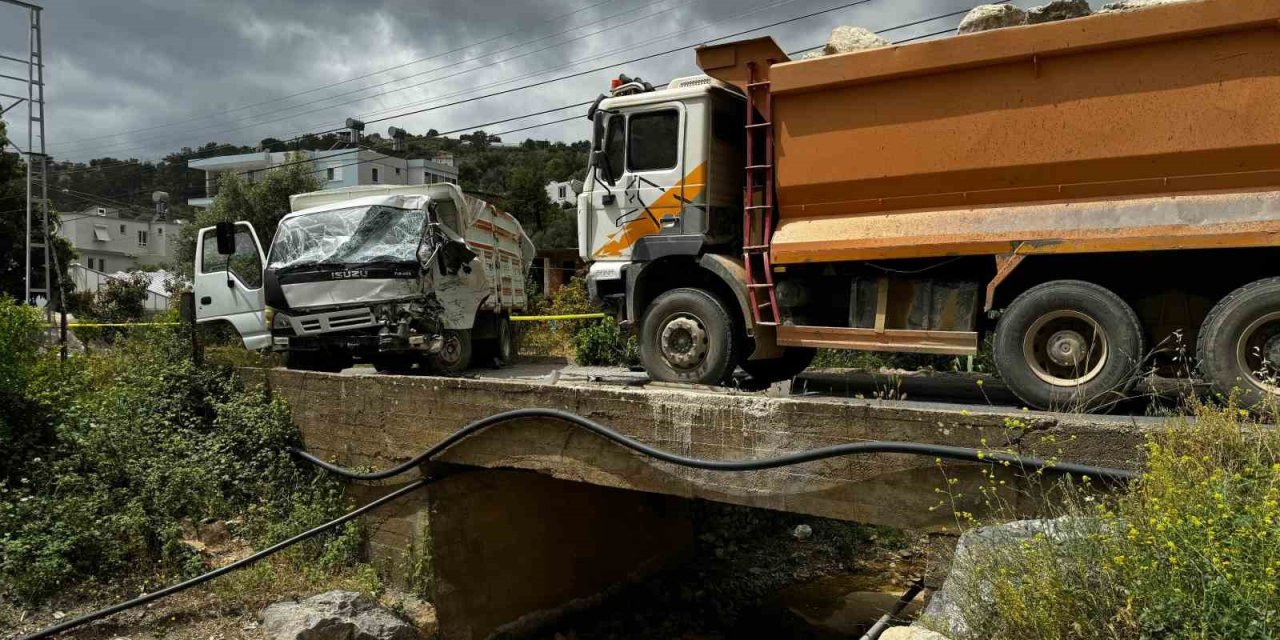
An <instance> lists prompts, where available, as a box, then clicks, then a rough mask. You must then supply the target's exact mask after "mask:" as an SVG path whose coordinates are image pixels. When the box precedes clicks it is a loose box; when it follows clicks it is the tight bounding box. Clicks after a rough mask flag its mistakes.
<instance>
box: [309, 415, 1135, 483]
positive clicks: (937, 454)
mask: <svg viewBox="0 0 1280 640" xmlns="http://www.w3.org/2000/svg"><path fill="white" fill-rule="evenodd" d="M521 418H553V419H556V420H561V421H564V422H568V423H569V424H572V425H574V426H576V427H579V428H582V429H585V430H587V431H590V432H592V433H594V434H596V435H598V436H600V437H602V438H604V439H606V440H610V441H612V442H614V443H617V444H619V445H622V446H623V447H626V448H628V449H631V450H632V451H635V452H637V453H640V454H643V455H645V456H648V457H650V458H654V459H656V460H661V461H663V462H670V463H672V464H676V465H680V466H682V467H691V468H694V469H706V470H709V471H760V470H763V469H775V468H777V467H787V466H791V465H796V464H801V463H805V462H814V461H816V460H825V459H827V458H835V457H839V456H848V455H865V454H871V453H905V454H911V455H921V456H932V457H934V458H943V459H947V460H962V461H967V462H986V463H992V464H999V465H1005V464H1009V465H1018V466H1019V467H1020V468H1022V469H1028V470H1032V471H1037V470H1041V469H1043V470H1044V471H1046V472H1053V473H1060V474H1071V475H1078V476H1089V477H1090V478H1097V479H1099V480H1104V481H1111V482H1116V483H1121V482H1125V481H1128V480H1132V479H1134V478H1136V477H1137V474H1136V473H1134V472H1132V471H1128V470H1125V469H1115V468H1110V467H1095V466H1090V465H1083V464H1076V463H1072V462H1050V461H1046V460H1043V459H1041V458H1032V457H1023V456H1018V455H1014V454H1010V453H1001V452H998V451H982V450H979V449H970V448H968V447H953V446H949V445H941V444H926V443H920V442H892V441H885V440H879V441H869V442H855V443H848V444H838V445H833V446H830V447H822V448H820V449H810V450H808V451H799V452H796V453H789V454H786V455H781V456H777V457H773V458H759V459H755V460H703V459H700V458H690V457H688V456H682V455H679V454H675V453H671V452H669V451H663V450H661V449H656V448H654V447H651V446H649V445H647V444H644V443H643V442H639V441H637V440H633V439H632V438H629V437H627V436H625V435H622V434H621V433H618V432H617V431H614V430H613V429H610V428H609V427H606V426H604V425H602V424H600V423H598V422H595V421H592V420H588V419H587V418H584V417H582V416H579V415H577V414H573V413H569V412H567V411H560V410H559V409H515V410H513V411H505V412H503V413H498V414H494V415H491V416H489V417H487V418H481V419H479V420H476V421H475V422H472V423H471V424H468V425H467V426H465V427H463V428H461V429H459V430H457V431H455V432H453V433H452V434H450V435H449V437H447V438H445V439H444V440H441V441H440V442H439V443H437V444H435V445H433V446H431V447H430V448H428V449H427V450H425V451H423V452H422V453H420V454H418V455H417V456H415V457H413V458H411V459H409V460H408V461H406V462H403V463H401V464H398V465H396V466H394V467H392V468H390V469H385V470H383V471H374V472H371V473H361V472H359V471H353V470H351V469H348V468H345V467H339V466H337V465H334V464H330V463H328V462H325V461H324V460H321V459H320V458H317V457H315V456H313V455H311V454H310V453H307V452H306V451H303V450H301V449H298V448H296V447H294V448H290V449H289V451H290V452H292V453H293V454H294V455H296V456H298V457H299V458H302V459H303V460H306V461H307V462H310V463H311V464H314V465H316V466H318V467H320V468H322V469H324V470H326V471H329V472H331V473H335V474H337V475H340V476H342V477H344V478H348V479H351V480H384V479H386V478H390V477H393V476H397V475H400V474H402V473H405V472H407V471H410V470H412V469H414V468H416V467H417V466H418V465H420V464H422V463H423V462H426V461H427V460H430V459H432V458H434V457H436V456H438V455H440V453H441V452H443V451H444V450H446V449H448V448H449V447H452V446H453V445H455V444H457V443H458V442H459V441H461V440H463V439H466V438H468V437H470V436H472V435H475V434H476V433H478V432H480V431H483V430H484V429H487V428H489V427H492V426H494V425H496V424H498V423H501V422H506V421H509V420H517V419H521Z"/></svg>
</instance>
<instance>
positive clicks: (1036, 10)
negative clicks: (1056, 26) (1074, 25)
mask: <svg viewBox="0 0 1280 640" xmlns="http://www.w3.org/2000/svg"><path fill="white" fill-rule="evenodd" d="M1091 13H1093V9H1090V8H1089V0H1053V2H1050V3H1049V4H1042V5H1040V6H1038V7H1033V8H1031V9H1028V10H1027V22H1028V23H1030V24H1040V23H1042V22H1056V21H1058V20H1070V19H1072V18H1083V17H1085V16H1087V15H1089V14H1091Z"/></svg>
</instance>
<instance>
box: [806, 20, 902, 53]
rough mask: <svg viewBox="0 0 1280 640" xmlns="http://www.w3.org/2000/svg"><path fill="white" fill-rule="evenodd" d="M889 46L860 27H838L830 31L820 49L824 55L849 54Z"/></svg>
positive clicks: (886, 42)
mask: <svg viewBox="0 0 1280 640" xmlns="http://www.w3.org/2000/svg"><path fill="white" fill-rule="evenodd" d="M887 46H889V41H888V40H885V39H884V38H881V37H880V36H878V35H876V34H875V33H873V32H872V31H870V30H867V29H863V28H862V27H852V26H849V25H840V26H838V27H836V28H835V29H833V30H832V31H831V37H830V38H827V44H826V46H824V47H822V53H823V54H824V55H831V54H834V53H849V52H851V51H862V50H864V49H879V48H880V47H887Z"/></svg>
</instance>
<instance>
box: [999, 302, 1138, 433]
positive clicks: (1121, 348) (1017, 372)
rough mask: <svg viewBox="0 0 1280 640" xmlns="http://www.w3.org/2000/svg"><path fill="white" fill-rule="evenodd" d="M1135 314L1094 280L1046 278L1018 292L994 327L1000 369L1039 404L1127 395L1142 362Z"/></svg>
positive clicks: (1078, 405)
mask: <svg viewBox="0 0 1280 640" xmlns="http://www.w3.org/2000/svg"><path fill="white" fill-rule="evenodd" d="M1142 349H1143V334H1142V327H1141V325H1140V324H1138V316H1137V314H1135V313H1134V312H1133V309H1131V308H1130V307H1129V305H1128V304H1126V303H1125V302H1124V300H1121V299H1120V297H1119V296H1117V295H1116V294H1114V293H1112V292H1111V291H1109V290H1107V289H1105V288H1103V287H1100V286H1098V285H1096V284H1092V283H1089V282H1082V281H1079V280H1057V281H1054V282H1046V283H1044V284H1042V285H1038V286H1035V287H1032V288H1031V289H1029V290H1027V291H1026V292H1024V293H1023V294H1022V295H1020V296H1018V297H1017V299H1015V300H1014V301H1013V304H1011V305H1009V308H1008V309H1007V310H1005V313H1004V315H1002V316H1001V317H1000V322H999V323H998V324H997V325H996V333H995V339H994V351H995V361H996V368H997V369H998V370H999V372H1000V377H1001V378H1002V379H1003V380H1004V382H1005V384H1007V385H1008V386H1009V389H1010V390H1012V391H1013V392H1014V394H1016V395H1017V396H1018V397H1019V398H1021V399H1022V401H1023V402H1025V403H1027V404H1028V405H1029V406H1031V407H1035V408H1037V409H1055V410H1091V409H1099V408H1102V407H1104V406H1105V405H1107V404H1108V403H1113V402H1115V401H1116V400H1119V399H1121V398H1123V397H1124V395H1125V392H1127V391H1128V390H1129V387H1130V386H1131V385H1132V384H1133V381H1134V378H1135V375H1134V374H1135V372H1136V371H1137V368H1138V365H1139V363H1140V362H1141V361H1142Z"/></svg>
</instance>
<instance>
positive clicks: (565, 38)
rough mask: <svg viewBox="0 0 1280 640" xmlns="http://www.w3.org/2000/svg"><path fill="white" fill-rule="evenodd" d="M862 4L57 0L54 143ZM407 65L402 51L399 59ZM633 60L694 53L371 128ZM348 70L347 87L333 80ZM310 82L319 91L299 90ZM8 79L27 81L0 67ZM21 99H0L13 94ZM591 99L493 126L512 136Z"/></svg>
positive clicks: (117, 141)
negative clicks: (560, 110)
mask: <svg viewBox="0 0 1280 640" xmlns="http://www.w3.org/2000/svg"><path fill="white" fill-rule="evenodd" d="M849 1H850V0H461V1H458V0H376V1H375V0H272V1H267V0H257V1H251V0H217V1H210V0H44V1H43V4H44V5H45V10H44V11H43V25H44V47H45V58H46V60H47V64H48V66H47V72H46V81H47V84H48V91H47V94H46V96H47V100H48V138H49V140H48V144H49V147H48V148H49V152H50V153H51V154H52V155H54V156H55V157H56V158H60V159H66V158H70V159H75V160H85V159H88V158H96V157H103V156H110V157H115V158H143V159H156V158H158V157H160V156H162V155H164V154H165V153H166V152H170V151H175V150H178V149H180V148H182V147H184V146H192V147H194V146H199V145H201V144H204V143H206V142H210V141H216V142H219V143H227V142H232V143H237V144H250V145H252V144H257V142H258V141H259V140H261V139H263V138H266V137H276V138H281V139H287V138H290V137H293V136H296V135H298V134H300V133H302V132H306V131H322V130H327V129H332V128H335V127H339V126H341V125H342V123H343V121H344V120H345V119H346V118H347V117H361V118H364V119H366V120H372V119H374V118H378V117H384V116H387V115H393V114H398V113H402V112H404V111H408V110H412V109H420V108H423V107H430V106H433V105H439V104H442V103H445V102H450V101H455V100H460V99H466V98H469V97H474V96H477V95H482V94H485V93H491V92H493V91H499V90H502V89H508V88H513V87H519V86H521V85H525V84H529V83H532V82H538V81H543V80H550V79H554V78H555V77H558V76H561V75H565V74H570V73H574V72H578V71H583V70H587V69H591V68H595V67H600V66H605V65H614V64H617V63H621V62H624V61H626V60H629V59H632V58H637V57H640V56H643V55H646V54H650V53H657V52H662V51H666V50H668V49H673V48H675V47H679V46H686V45H688V46H692V45H695V44H698V43H702V42H707V41H711V40H714V39H716V38H717V37H719V36H724V35H729V34H732V33H734V32H737V31H742V30H746V29H750V28H753V27H759V26H764V25H767V24H770V23H774V22H777V21H780V20H785V19H787V18H792V17H796V16H800V15H804V14H807V13H812V12H816V11H821V10H823V9H828V8H831V7H835V6H839V5H842V4H846V3H847V2H849ZM973 4H975V3H974V2H973V1H972V0H866V1H865V2H863V3H862V4H859V5H857V6H851V7H848V8H844V9H840V10H838V11H833V12H831V13H827V14H824V15H821V16H817V17H813V18H808V19H804V20H800V21H796V22H792V23H790V24H787V25H783V26H778V27H771V28H768V29H765V30H761V31H758V32H753V33H752V34H750V35H749V36H744V37H750V36H756V35H766V34H767V35H772V36H773V37H774V38H775V39H776V40H778V42H779V43H780V44H781V45H782V47H783V49H784V50H787V51H793V50H797V49H803V48H807V47H812V46H815V45H818V44H821V43H822V42H823V41H824V40H825V39H826V36H827V35H828V34H829V33H830V31H831V29H832V28H833V27H834V26H836V25H839V24H856V25H861V26H865V27H867V28H869V29H872V30H881V29H886V28H890V27H893V26H896V25H901V24H904V23H908V22H914V21H917V20H923V19H926V18H930V17H933V16H939V15H942V14H946V13H950V12H953V11H957V10H961V9H965V8H968V7H970V6H971V5H973ZM1018 4H1022V5H1024V6H1026V5H1028V4H1034V3H1031V2H1021V1H1020V2H1018ZM1095 4H1097V3H1096V2H1095ZM958 21H959V17H950V18H945V19H939V20H935V21H931V22H927V23H924V24H921V25H919V26H915V27H910V28H904V29H898V30H894V31H891V32H889V33H886V34H885V37H886V38H888V39H890V40H899V39H903V38H910V37H913V36H918V35H921V34H927V33H931V32H935V31H940V30H943V29H947V28H949V27H953V26H955V24H956V23H957V22H958ZM26 25H27V15H26V11H25V10H22V9H18V8H16V7H11V6H7V5H5V4H3V3H2V2H0V54H4V55H12V56H19V57H20V56H22V55H23V53H22V52H23V50H24V48H25V45H26ZM424 59H425V60H424ZM415 61H417V62H415ZM398 65H404V66H401V67H400V68H396V69H391V70H388V69H389V68H391V67H396V66H398ZM619 72H623V73H627V74H629V75H640V76H643V77H644V78H645V79H648V80H652V81H657V80H663V81H665V80H669V79H670V78H672V77H676V76H681V75H692V74H695V73H697V68H696V67H695V66H694V64H693V55H692V52H691V51H690V50H685V51H682V52H678V53H673V54H670V55H665V56H661V57H657V58H654V59H651V60H647V61H644V62H638V63H631V64H625V65H622V66H617V67H610V68H609V69H606V70H603V71H599V72H596V73H591V74H587V75H583V76H580V77H576V78H572V79H568V80H562V81H559V82H548V83H545V84H540V85H539V86H537V87H534V88H531V89H525V90H520V91H516V92H513V93H508V94H506V95H502V96H496V97H492V98H486V99H482V100H477V101H474V102H468V103H466V104H462V105H457V106H452V107H446V108H440V109H436V110H433V111H429V112H426V113H421V114H418V115H412V116H407V117H401V118H396V119H394V120H390V121H387V122H381V123H377V124H371V125H370V126H369V129H368V131H369V132H378V133H384V134H385V131H386V128H387V127H388V126H392V125H394V126H399V127H403V128H405V129H408V130H409V131H411V132H415V133H417V132H425V131H426V130H427V129H430V128H435V129H437V130H439V131H448V130H453V129H460V128H473V127H475V126H476V125H479V124H483V123H486V122H490V121H493V120H499V119H503V118H507V117H511V116H517V115H522V114H527V113H531V112H535V111H540V110H544V109H550V108H553V107H558V106H562V105H566V104H571V103H574V102H581V101H584V100H590V99H591V98H593V97H594V96H595V95H596V94H598V93H600V92H601V91H602V90H604V89H606V88H607V87H608V83H609V79H610V78H612V77H615V76H616V75H617V74H618V73H619ZM0 74H4V75H25V66H22V65H16V64H13V63H11V62H6V61H4V60H0ZM361 76H367V77H361ZM407 76H413V77H411V78H410V77H407ZM344 81H346V82H344ZM335 83H342V84H337V85H336V86H330V87H327V88H323V89H321V87H325V86H326V85H333V84H335ZM374 85H378V86H374ZM302 92H308V93H305V94H303V95H294V94H299V93H302ZM0 93H15V94H16V93H23V94H25V89H24V87H23V86H22V85H19V84H15V83H13V82H10V81H5V80H0ZM11 102H12V101H11V100H9V99H7V98H0V108H2V107H5V106H8V105H9V104H10V103H11ZM583 112H585V108H577V109H574V110H566V111H562V112H556V113H553V114H548V115H543V116H536V117H532V118H529V119H525V120H518V121H514V122H511V123H506V124H496V125H491V126H488V127H485V128H486V130H488V131H491V132H495V133H498V132H503V131H506V130H508V129H514V128H518V127H524V126H529V125H534V124H538V123H542V122H548V121H551V120H555V119H559V118H563V117H568V116H572V115H577V114H581V113H583ZM25 117H26V113H25V107H18V108H15V109H13V110H11V111H9V112H8V113H7V114H5V118H6V120H7V121H8V123H9V132H10V137H12V138H13V139H14V140H15V142H19V143H20V144H25V139H26V133H25V129H26V127H25ZM587 135H588V129H587V127H586V121H585V120H580V119H575V120H572V121H570V122H567V123H563V124H558V125H553V126H547V127H541V128H537V129H532V130H529V131H525V132H519V133H513V134H510V135H508V136H505V138H504V139H506V140H521V139H524V138H526V137H534V138H543V139H552V140H566V141H568V140H579V139H584V138H585V137H586V136H587Z"/></svg>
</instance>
